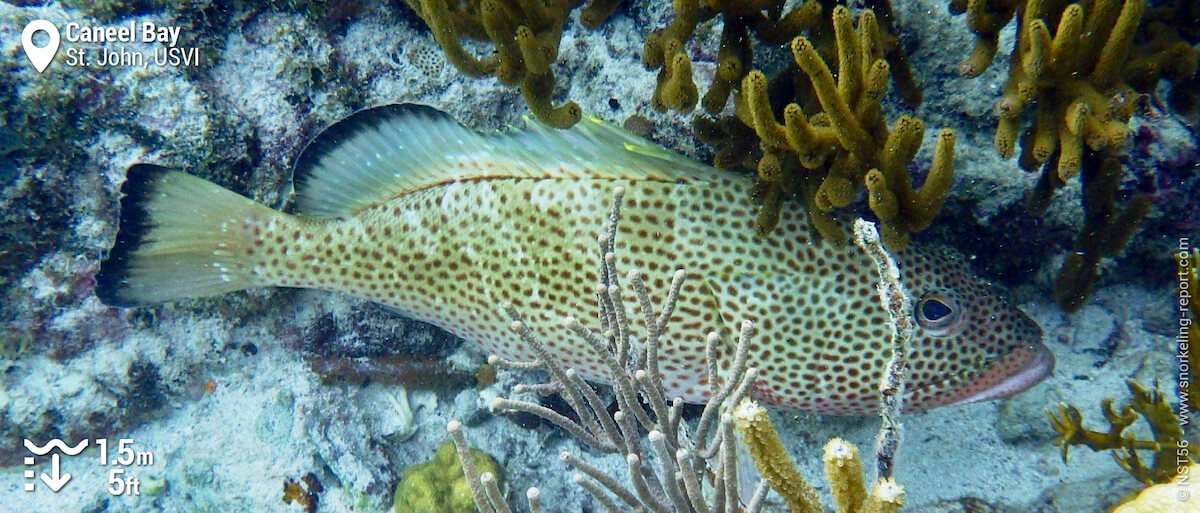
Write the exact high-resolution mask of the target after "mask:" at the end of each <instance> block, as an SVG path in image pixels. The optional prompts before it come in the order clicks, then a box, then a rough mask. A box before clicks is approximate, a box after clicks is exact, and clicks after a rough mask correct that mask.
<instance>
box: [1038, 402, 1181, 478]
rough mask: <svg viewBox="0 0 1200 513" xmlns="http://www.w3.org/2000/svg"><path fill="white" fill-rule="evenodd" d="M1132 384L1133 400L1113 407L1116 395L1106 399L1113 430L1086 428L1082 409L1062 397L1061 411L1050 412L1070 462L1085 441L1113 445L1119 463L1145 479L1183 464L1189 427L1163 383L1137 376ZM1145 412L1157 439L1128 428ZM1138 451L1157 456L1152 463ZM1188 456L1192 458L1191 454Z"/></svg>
mask: <svg viewBox="0 0 1200 513" xmlns="http://www.w3.org/2000/svg"><path fill="white" fill-rule="evenodd" d="M1126 385H1128V387H1129V393H1130V398H1129V403H1128V404H1126V405H1125V406H1123V407H1122V408H1121V409H1120V410H1117V409H1115V408H1114V407H1113V399H1112V398H1108V399H1105V400H1104V401H1102V402H1101V403H1100V407H1101V409H1102V410H1103V411H1104V418H1105V420H1107V421H1108V424H1109V428H1108V431H1092V430H1089V429H1085V428H1084V427H1083V416H1082V415H1081V414H1080V413H1079V409H1078V408H1076V407H1074V406H1072V405H1069V404H1066V403H1059V405H1058V415H1057V416H1056V415H1055V414H1054V413H1053V412H1052V413H1050V423H1051V424H1052V425H1053V426H1054V430H1055V431H1058V433H1059V435H1060V436H1059V439H1058V440H1057V441H1055V444H1056V445H1058V446H1059V447H1062V457H1063V461H1064V462H1065V461H1067V453H1068V451H1069V450H1070V448H1071V447H1072V446H1075V445H1084V446H1087V447H1089V448H1090V449H1092V450H1093V451H1112V454H1113V457H1114V458H1116V460H1117V464H1119V465H1120V466H1121V468H1124V469H1125V470H1126V471H1127V472H1129V473H1130V474H1132V475H1133V476H1134V477H1136V478H1137V479H1138V480H1139V481H1142V482H1143V483H1146V484H1151V483H1164V482H1166V481H1167V480H1169V479H1171V478H1172V477H1174V476H1175V474H1176V471H1177V468H1178V467H1179V465H1180V464H1179V462H1178V461H1177V457H1178V453H1177V450H1178V449H1179V448H1181V447H1182V448H1186V447H1187V441H1186V440H1184V438H1183V435H1184V433H1183V427H1182V426H1181V424H1180V420H1179V418H1178V417H1176V416H1175V412H1174V411H1173V410H1172V408H1171V405H1170V403H1168V402H1167V400H1166V398H1165V397H1164V396H1163V395H1162V393H1161V392H1159V391H1158V389H1157V388H1155V389H1154V390H1148V389H1146V388H1145V387H1143V386H1142V385H1141V384H1140V383H1138V382H1136V381H1134V380H1132V379H1131V380H1127V381H1126ZM1139 417H1141V419H1143V420H1145V422H1146V424H1147V425H1148V426H1149V428H1150V432H1151V434H1152V436H1153V438H1152V439H1150V440H1145V439H1141V438H1139V437H1138V436H1137V435H1134V434H1131V433H1126V430H1128V429H1129V427H1130V426H1132V425H1134V424H1135V423H1136V422H1137V421H1138V418H1139ZM1138 451H1149V452H1150V453H1151V454H1152V458H1153V461H1152V463H1151V464H1150V466H1149V467H1147V466H1146V465H1145V464H1143V463H1142V460H1141V458H1140V457H1139V456H1138ZM1193 454H1194V453H1193ZM1183 457H1184V458H1185V462H1186V461H1187V460H1186V458H1188V456H1186V455H1185V456H1183Z"/></svg>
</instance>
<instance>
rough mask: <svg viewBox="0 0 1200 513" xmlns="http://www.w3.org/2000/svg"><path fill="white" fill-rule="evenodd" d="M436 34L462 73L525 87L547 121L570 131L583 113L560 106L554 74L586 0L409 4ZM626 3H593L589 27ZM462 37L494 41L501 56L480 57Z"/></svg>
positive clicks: (586, 15) (586, 10) (586, 19)
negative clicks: (567, 32)
mask: <svg viewBox="0 0 1200 513" xmlns="http://www.w3.org/2000/svg"><path fill="white" fill-rule="evenodd" d="M404 2H405V3H406V4H408V6H409V7H411V8H412V9H413V11H416V13H417V15H418V16H420V17H421V19H423V20H425V23H426V24H427V25H429V28H430V30H432V31H433V37H434V39H436V40H437V43H438V45H439V46H441V47H442V50H443V51H444V52H445V53H446V58H447V59H448V60H449V61H450V62H451V63H452V64H454V67H456V68H458V70H459V71H462V72H463V73H466V74H467V75H470V76H473V77H481V76H487V75H495V76H496V79H497V80H499V81H500V82H501V83H502V84H505V85H511V86H520V88H521V95H522V96H523V97H524V98H525V102H526V103H528V104H529V110H530V111H532V112H533V115H534V116H537V118H538V119H540V120H542V121H543V122H545V123H547V124H549V125H551V126H555V127H558V128H567V127H569V126H571V125H574V124H575V123H576V122H577V121H579V117H580V116H581V115H582V113H583V111H582V109H580V107H579V104H577V103H575V102H572V101H568V102H566V103H564V104H562V105H558V106H555V105H554V104H553V103H552V102H551V97H552V96H553V95H554V72H553V71H552V70H551V69H550V65H551V63H553V62H554V61H555V60H556V59H557V58H558V44H559V41H560V40H561V39H562V33H563V27H564V26H565V25H566V23H567V18H569V17H570V14H571V11H572V10H574V9H575V8H576V7H579V6H580V5H581V4H583V2H582V1H581V0H579V1H576V0H549V1H546V2H528V1H523V0H466V1H463V2H447V1H445V0H404ZM620 3H621V0H591V1H590V2H588V4H587V5H586V6H584V7H583V11H582V13H581V19H582V20H583V24H584V26H586V27H588V28H595V27H597V26H599V25H600V24H601V23H603V22H604V20H605V19H607V18H608V16H609V15H611V14H612V12H613V11H615V10H616V8H617V7H618V6H619V5H620ZM462 39H474V40H478V41H490V42H491V43H492V44H494V45H495V48H496V54H495V55H487V56H483V57H476V56H474V55H472V54H471V53H470V52H468V51H467V50H466V49H465V48H463V46H462V43H461V42H460V41H461V40H462Z"/></svg>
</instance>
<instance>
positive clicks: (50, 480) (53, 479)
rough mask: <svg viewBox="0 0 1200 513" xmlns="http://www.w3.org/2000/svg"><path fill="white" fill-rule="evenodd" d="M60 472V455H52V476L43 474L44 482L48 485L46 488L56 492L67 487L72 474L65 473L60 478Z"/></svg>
mask: <svg viewBox="0 0 1200 513" xmlns="http://www.w3.org/2000/svg"><path fill="white" fill-rule="evenodd" d="M58 471H59V468H58V455H57V454H51V455H50V474H51V475H46V473H45V472H42V482H43V483H46V486H49V487H50V490H52V491H55V492H57V491H59V490H62V487H64V486H66V485H67V481H70V480H71V474H67V473H64V474H62V475H61V476H60V475H59V473H58Z"/></svg>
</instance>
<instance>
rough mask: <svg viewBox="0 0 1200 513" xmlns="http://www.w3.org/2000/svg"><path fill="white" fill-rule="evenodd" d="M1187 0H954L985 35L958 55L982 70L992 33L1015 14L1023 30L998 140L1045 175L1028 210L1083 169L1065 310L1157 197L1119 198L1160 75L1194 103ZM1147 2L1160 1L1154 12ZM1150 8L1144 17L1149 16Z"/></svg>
mask: <svg viewBox="0 0 1200 513" xmlns="http://www.w3.org/2000/svg"><path fill="white" fill-rule="evenodd" d="M1186 3H1187V2H1174V3H1172V2H1166V3H1164V4H1163V5H1160V6H1158V7H1155V8H1153V9H1148V8H1147V3H1146V0H1081V1H1077V2H1069V1H1064V0H1017V1H1014V0H969V1H967V0H955V1H953V2H951V12H955V13H960V12H966V14H967V23H968V25H969V26H970V28H971V30H972V32H974V33H975V34H976V36H977V37H978V39H977V41H976V45H975V51H974V52H973V53H972V55H971V57H970V58H968V59H967V61H966V62H964V63H963V65H962V66H961V67H960V71H961V72H962V73H963V74H965V75H968V76H974V75H978V74H979V73H981V72H982V71H983V69H985V68H986V67H987V66H988V65H989V64H990V63H991V61H992V58H993V57H994V55H995V53H996V50H997V43H996V41H997V40H996V34H997V33H998V32H999V30H1000V29H1002V28H1003V27H1004V26H1005V25H1007V24H1008V22H1009V21H1010V20H1011V19H1013V18H1014V17H1015V18H1016V20H1017V42H1016V46H1015V48H1014V51H1013V53H1012V57H1011V60H1010V66H1009V73H1008V79H1007V81H1006V83H1005V87H1004V95H1003V97H1002V98H1001V100H1000V101H999V102H998V103H997V104H996V115H997V117H998V118H999V121H998V123H997V127H996V135H995V140H994V144H995V147H996V151H997V152H999V153H1000V155H1001V156H1003V157H1005V158H1009V157H1012V156H1013V155H1016V154H1017V151H1018V149H1017V148H1018V146H1019V147H1020V154H1019V159H1018V163H1019V165H1020V166H1021V168H1022V169H1025V170H1027V171H1040V173H1041V178H1040V180H1039V182H1038V185H1037V187H1036V188H1035V189H1034V191H1033V193H1032V194H1031V195H1030V198H1029V204H1028V207H1029V211H1030V213H1031V214H1033V215H1035V216H1041V215H1042V214H1044V213H1045V212H1046V210H1047V209H1048V208H1049V205H1050V201H1051V198H1052V197H1053V195H1054V192H1055V191H1056V190H1057V189H1058V188H1059V187H1061V186H1063V185H1065V184H1066V183H1067V181H1068V180H1070V179H1072V178H1073V177H1075V176H1076V175H1081V179H1082V181H1083V198H1082V201H1083V209H1084V227H1083V229H1082V230H1081V232H1080V234H1079V236H1078V237H1077V238H1076V240H1075V243H1074V245H1073V248H1072V249H1073V251H1072V253H1071V254H1070V255H1069V256H1068V257H1067V259H1066V261H1065V262H1064V264H1063V266H1062V268H1061V269H1060V271H1059V273H1058V277H1057V278H1056V280H1055V297H1056V299H1057V300H1058V303H1059V305H1060V306H1062V307H1063V308H1064V309H1066V310H1068V311H1073V310H1076V309H1078V308H1079V307H1080V306H1082V305H1083V302H1084V301H1085V300H1086V299H1087V297H1088V295H1089V294H1090V291H1091V289H1092V286H1093V285H1094V283H1095V282H1096V280H1097V278H1098V275H1099V271H1098V269H1099V264H1100V261H1101V260H1102V259H1103V258H1106V257H1111V256H1115V255H1117V254H1118V253H1119V252H1120V251H1121V250H1122V249H1123V248H1124V247H1125V245H1126V244H1127V243H1128V241H1129V239H1130V237H1131V236H1132V235H1133V233H1134V232H1135V231H1136V230H1137V227H1138V225H1139V224H1140V222H1141V220H1142V218H1143V217H1145V216H1146V214H1147V213H1148V212H1149V210H1150V201H1149V198H1147V197H1145V196H1135V197H1133V198H1132V199H1130V200H1129V201H1128V203H1127V204H1126V205H1124V206H1119V205H1117V204H1116V197H1117V189H1118V188H1119V187H1120V184H1121V177H1122V175H1123V173H1124V170H1123V168H1122V166H1121V162H1120V157H1121V156H1122V155H1123V153H1124V151H1125V149H1126V147H1127V146H1128V143H1127V137H1126V130H1127V125H1128V122H1129V120H1130V118H1131V117H1132V116H1133V114H1134V112H1135V110H1137V108H1138V107H1139V105H1144V104H1146V103H1148V102H1144V101H1140V100H1141V99H1144V98H1150V97H1153V96H1154V95H1155V90H1156V89H1157V87H1158V85H1159V83H1160V81H1161V80H1163V79H1166V80H1167V81H1170V82H1172V83H1174V84H1176V89H1177V91H1174V92H1173V94H1172V103H1173V104H1177V105H1186V104H1187V103H1189V102H1188V98H1189V97H1190V95H1189V94H1188V93H1187V92H1185V91H1186V87H1180V86H1183V85H1185V84H1187V83H1191V82H1192V81H1193V80H1194V77H1195V73H1196V68H1197V61H1198V59H1200V51H1197V50H1196V49H1195V48H1193V47H1192V46H1191V44H1189V43H1188V42H1187V41H1185V40H1184V39H1183V38H1182V37H1181V34H1184V33H1186V30H1184V29H1181V27H1182V24H1183V23H1186V22H1181V21H1178V19H1177V20H1176V21H1174V22H1172V21H1170V20H1171V19H1172V18H1178V17H1177V16H1176V15H1180V16H1182V18H1184V19H1186V18H1187V13H1189V12H1191V11H1190V9H1191V8H1189V7H1187V6H1186V5H1185V4H1186ZM1147 13H1152V14H1150V15H1149V16H1146V14H1147ZM1144 19H1145V22H1143V21H1144Z"/></svg>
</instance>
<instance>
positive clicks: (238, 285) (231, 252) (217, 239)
mask: <svg viewBox="0 0 1200 513" xmlns="http://www.w3.org/2000/svg"><path fill="white" fill-rule="evenodd" d="M125 177H126V179H125V184H124V185H123V186H122V187H121V193H122V198H121V218H120V228H119V229H118V232H117V239H116V242H115V243H114V245H113V248H112V250H110V251H109V253H108V258H106V259H105V260H104V262H103V263H102V264H101V265H100V273H99V274H98V275H97V277H96V295H97V296H98V297H99V298H100V300H101V301H103V302H104V303H105V304H107V305H110V306H122V307H134V306H143V305H149V304H156V303H162V302H167V301H173V300H178V299H185V298H196V297H205V296H213V295H217V294H222V293H226V292H232V291H235V290H241V289H245V288H250V287H255V286H259V285H260V284H259V283H258V280H257V279H256V276H255V273H254V272H253V270H252V266H251V262H250V260H249V259H248V258H247V255H248V254H249V253H251V252H253V248H252V246H253V244H254V240H255V239H254V236H253V230H254V229H255V227H256V226H258V225H259V224H260V223H263V222H265V221H266V220H268V219H271V218H273V217H277V216H281V215H283V214H280V213H279V212H275V211H274V210H271V209H269V208H267V207H265V206H263V205H260V204H258V203H255V202H254V201H252V200H250V199H248V198H246V197H244V196H241V195H239V194H237V193H235V192H233V191H230V190H228V189H225V188H223V187H221V186H219V185H217V184H214V183H212V182H209V181H207V180H204V179H202V178H198V177H195V176H192V175H189V174H187V173H183V172H179V171H175V170H171V169H168V168H165V167H161V166H155V165H150V164H135V165H134V166H132V167H130V168H129V170H128V171H126V173H125Z"/></svg>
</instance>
